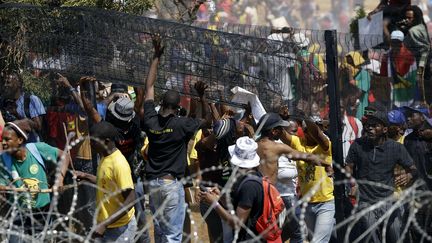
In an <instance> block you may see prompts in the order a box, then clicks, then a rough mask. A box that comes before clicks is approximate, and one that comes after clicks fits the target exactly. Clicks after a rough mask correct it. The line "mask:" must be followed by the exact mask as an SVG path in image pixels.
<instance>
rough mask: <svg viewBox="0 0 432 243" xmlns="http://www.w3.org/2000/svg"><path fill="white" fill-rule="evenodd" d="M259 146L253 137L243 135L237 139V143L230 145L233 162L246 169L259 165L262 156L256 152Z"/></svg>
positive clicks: (229, 149) (229, 150)
mask: <svg viewBox="0 0 432 243" xmlns="http://www.w3.org/2000/svg"><path fill="white" fill-rule="evenodd" d="M257 148H258V144H257V143H256V142H255V141H254V140H253V139H252V138H249V137H241V138H239V139H237V141H236V144H235V145H231V146H229V147H228V152H229V153H230V155H231V160H230V162H231V164H233V165H235V166H238V167H240V168H245V169H250V168H255V167H257V166H258V165H259V162H260V157H259V156H258V154H257V152H256V150H257Z"/></svg>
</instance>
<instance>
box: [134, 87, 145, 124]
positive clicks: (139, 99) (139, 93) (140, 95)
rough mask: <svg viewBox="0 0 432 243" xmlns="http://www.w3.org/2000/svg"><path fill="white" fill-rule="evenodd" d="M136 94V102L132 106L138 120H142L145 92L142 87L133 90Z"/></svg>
mask: <svg viewBox="0 0 432 243" xmlns="http://www.w3.org/2000/svg"><path fill="white" fill-rule="evenodd" d="M134 90H135V94H136V100H135V105H134V110H135V113H136V114H137V115H138V117H139V118H140V119H144V106H143V105H144V95H145V90H144V88H143V87H136V88H134Z"/></svg>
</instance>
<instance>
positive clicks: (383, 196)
mask: <svg viewBox="0 0 432 243" xmlns="http://www.w3.org/2000/svg"><path fill="white" fill-rule="evenodd" d="M365 118H366V120H365V122H364V128H365V130H366V136H365V137H362V138H359V139H356V140H355V141H354V143H353V144H352V145H351V147H350V149H349V152H348V156H347V158H346V164H347V166H346V169H347V171H348V172H349V173H351V174H352V175H353V177H354V178H355V179H356V180H357V181H358V190H359V202H358V204H359V209H360V210H362V211H363V210H366V211H367V212H366V213H365V215H364V217H362V218H361V219H360V220H359V222H358V224H357V225H356V227H355V229H354V235H353V236H354V237H355V239H357V238H358V236H359V235H361V234H362V233H363V232H365V231H366V230H368V229H370V228H371V227H372V226H373V225H374V224H375V223H376V222H377V221H378V220H379V219H381V218H382V217H390V219H389V221H388V224H387V234H386V236H387V237H386V238H387V242H396V241H397V240H398V237H399V233H400V219H399V213H398V210H397V209H394V208H392V203H391V201H389V200H388V198H389V197H391V196H392V195H393V193H394V189H395V177H394V168H395V166H396V164H399V165H400V166H402V167H403V168H404V169H405V170H406V172H407V173H406V175H405V176H404V177H403V178H398V181H397V182H398V183H399V184H400V185H407V184H408V183H409V182H410V181H411V179H412V178H413V174H414V175H415V174H416V167H415V166H414V164H413V160H412V158H411V157H410V155H409V154H408V152H407V150H406V149H405V148H404V146H403V145H402V144H400V143H398V142H396V141H394V140H392V139H388V138H387V130H388V126H389V121H388V118H387V114H386V113H385V112H382V111H372V112H371V113H370V114H366V116H365ZM382 202H386V203H384V205H382V206H380V207H377V209H375V210H370V207H372V206H373V205H376V204H378V203H382ZM392 210H394V211H393V213H390V214H391V215H388V216H386V213H388V212H391V211H392ZM379 228H382V226H381V227H378V228H377V229H375V230H373V231H372V232H371V233H370V234H368V236H366V237H365V238H363V239H362V240H363V241H364V242H377V243H378V242H382V239H380V238H381V237H380V235H379V234H380V232H382V230H380V229H379Z"/></svg>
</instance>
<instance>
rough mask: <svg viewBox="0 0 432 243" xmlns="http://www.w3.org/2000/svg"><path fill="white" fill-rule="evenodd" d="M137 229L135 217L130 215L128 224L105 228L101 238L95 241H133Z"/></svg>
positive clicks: (109, 242)
mask: <svg viewBox="0 0 432 243" xmlns="http://www.w3.org/2000/svg"><path fill="white" fill-rule="evenodd" d="M136 231H137V222H136V219H135V217H132V219H131V221H129V223H128V224H126V225H123V226H121V227H117V228H107V229H106V230H105V233H104V236H103V238H102V239H96V240H95V242H97V243H99V242H100V243H102V242H103V243H105V242H106V243H111V242H115V243H129V242H134V237H135V234H136Z"/></svg>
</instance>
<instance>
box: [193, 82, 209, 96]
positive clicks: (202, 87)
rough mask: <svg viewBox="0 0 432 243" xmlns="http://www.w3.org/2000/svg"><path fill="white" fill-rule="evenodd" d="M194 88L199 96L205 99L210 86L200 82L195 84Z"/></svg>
mask: <svg viewBox="0 0 432 243" xmlns="http://www.w3.org/2000/svg"><path fill="white" fill-rule="evenodd" d="M194 88H195V90H196V91H197V93H198V96H199V97H203V96H204V93H205V91H206V89H207V88H208V85H207V84H205V83H204V82H202V81H198V82H196V83H195V85H194Z"/></svg>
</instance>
